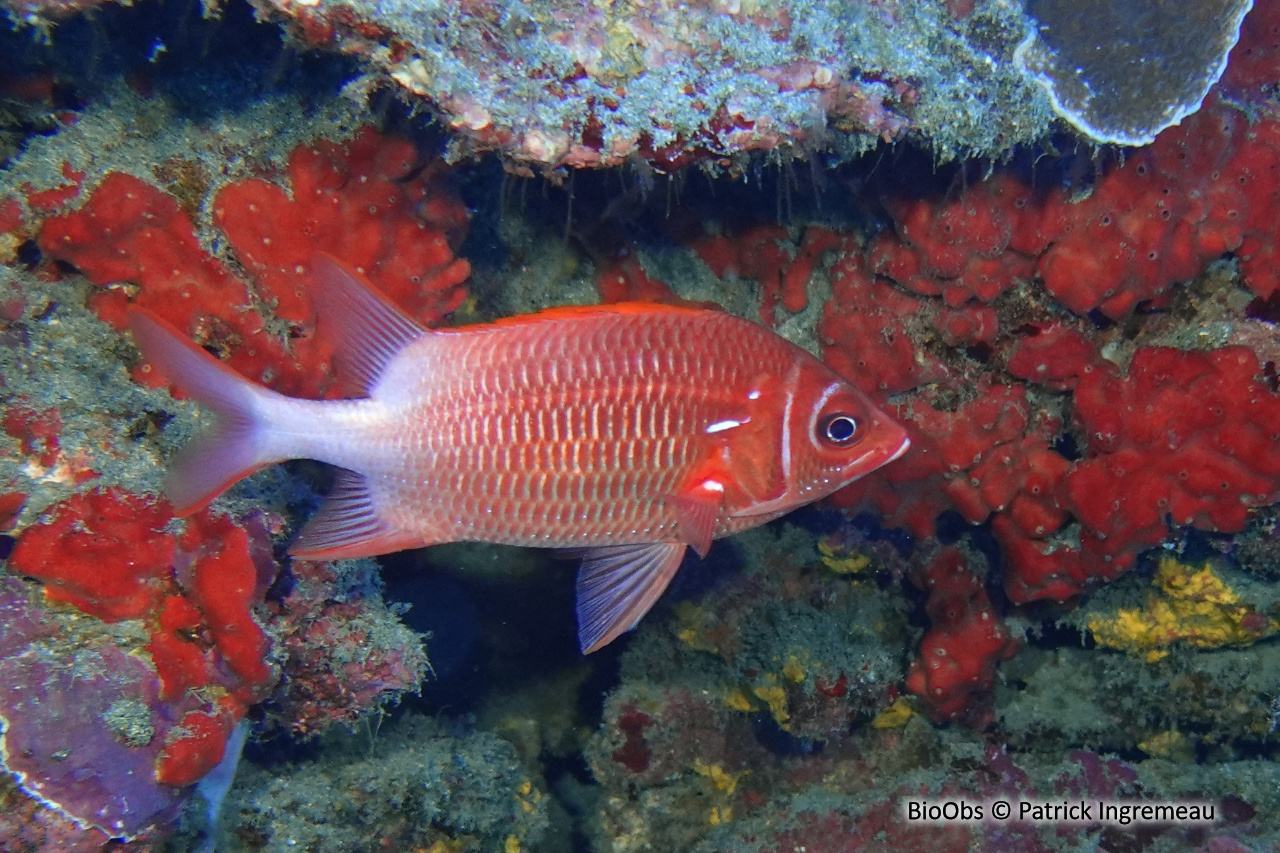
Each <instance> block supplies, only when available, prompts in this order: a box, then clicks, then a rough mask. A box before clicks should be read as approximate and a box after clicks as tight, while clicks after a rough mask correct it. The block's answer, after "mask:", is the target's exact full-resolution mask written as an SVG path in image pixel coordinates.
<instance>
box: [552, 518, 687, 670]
mask: <svg viewBox="0 0 1280 853" xmlns="http://www.w3.org/2000/svg"><path fill="white" fill-rule="evenodd" d="M684 552H685V545H684V543H682V542H650V543H643V544H640V545H610V546H605V547H600V548H586V549H583V550H581V551H577V552H575V553H576V554H579V555H581V556H582V558H583V559H582V568H581V569H579V570H578V644H579V646H580V647H581V648H582V651H583V653H584V654H588V653H590V652H594V651H596V650H597V649H600V648H603V647H604V646H607V645H608V644H609V643H611V642H613V641H614V640H615V639H617V638H618V636H619V635H620V634H624V633H626V632H627V631H630V630H631V629H632V628H634V627H635V626H636V623H637V622H639V621H640V619H641V618H642V617H643V616H644V615H645V614H646V613H648V612H649V608H651V607H653V605H654V603H655V602H656V601H657V600H658V599H659V598H661V597H662V593H663V592H665V591H666V589H667V585H668V584H670V583H671V578H673V577H674V576H675V573H676V570H677V569H679V568H680V561H681V560H682V559H683V558H684Z"/></svg>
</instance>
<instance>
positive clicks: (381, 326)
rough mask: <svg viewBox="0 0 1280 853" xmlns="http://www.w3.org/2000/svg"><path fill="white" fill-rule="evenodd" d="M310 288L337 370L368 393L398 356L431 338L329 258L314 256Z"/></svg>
mask: <svg viewBox="0 0 1280 853" xmlns="http://www.w3.org/2000/svg"><path fill="white" fill-rule="evenodd" d="M311 282H312V285H313V296H312V298H313V299H314V301H315V306H316V314H318V315H319V317H320V324H321V329H320V332H321V334H323V335H326V336H327V337H329V338H330V339H331V340H332V341H333V343H334V347H335V349H336V350H337V362H338V369H339V370H340V371H341V372H342V373H344V374H345V375H346V378H347V379H349V380H350V381H351V382H352V383H353V384H355V385H356V386H358V387H359V388H360V389H361V390H363V391H364V392H365V393H369V392H370V391H371V390H372V389H373V387H374V386H375V385H377V384H378V378H379V377H380V376H382V371H383V370H384V369H385V368H386V366H387V362H389V361H390V360H391V359H392V358H393V357H394V356H395V355H396V354H397V353H398V352H400V351H401V350H403V349H404V348H405V347H406V346H408V345H409V344H410V343H412V342H413V341H416V340H417V339H418V338H420V337H422V336H423V335H427V334H430V332H428V331H427V329H425V328H423V327H422V326H420V325H418V324H417V323H416V322H414V321H413V320H412V319H410V318H409V317H408V316H406V315H405V313H404V312H403V311H401V310H400V309H399V308H397V307H396V306H395V305H394V304H393V303H392V302H391V300H389V299H387V298H386V297H385V296H383V295H382V294H381V293H379V292H378V290H377V289H376V288H375V287H374V286H373V285H372V284H370V283H369V281H368V280H367V279H365V277H364V276H362V275H360V273H358V272H356V271H355V270H353V269H351V268H350V267H348V266H347V265H346V264H343V263H342V262H341V261H338V260H336V259H335V258H332V257H330V256H329V255H326V254H323V253H317V254H315V255H313V256H312V258H311Z"/></svg>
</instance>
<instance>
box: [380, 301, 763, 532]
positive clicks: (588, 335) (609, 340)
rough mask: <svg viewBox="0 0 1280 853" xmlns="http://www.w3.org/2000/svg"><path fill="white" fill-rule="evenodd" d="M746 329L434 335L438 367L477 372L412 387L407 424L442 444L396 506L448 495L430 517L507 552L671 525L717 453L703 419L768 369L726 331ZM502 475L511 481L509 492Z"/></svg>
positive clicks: (722, 412)
mask: <svg viewBox="0 0 1280 853" xmlns="http://www.w3.org/2000/svg"><path fill="white" fill-rule="evenodd" d="M738 324H743V325H748V324H746V323H745V321H742V320H738V319H737V318H734V317H730V316H728V315H719V314H710V313H709V312H707V314H706V315H705V316H704V315H703V314H699V313H696V312H688V313H687V314H679V315H677V316H675V317H673V318H670V319H669V320H668V322H666V323H650V324H646V325H644V326H639V327H637V324H636V323H635V321H634V318H631V317H629V316H628V315H623V314H606V315H602V316H600V317H595V318H592V317H581V318H575V319H573V320H571V321H567V322H566V323H563V324H558V325H557V326H556V327H555V328H549V329H548V328H538V327H533V326H514V325H513V326H508V327H505V328H504V327H503V326H501V325H499V326H497V327H495V328H494V329H493V330H486V331H483V332H478V333H469V332H466V331H462V332H446V333H442V334H438V335H435V336H433V338H432V339H431V341H430V344H429V345H430V346H432V347H433V348H434V349H435V350H436V351H434V352H432V354H431V358H432V360H433V361H438V362H440V363H451V362H455V363H456V362H460V363H462V364H464V365H476V367H475V368H474V369H472V370H471V371H469V372H466V371H459V374H457V375H453V376H444V377H437V376H423V377H421V378H420V379H419V386H418V387H417V388H415V389H414V390H413V391H412V392H411V395H412V396H413V397H415V398H416V399H417V400H419V401H420V403H419V404H418V405H416V406H415V407H414V409H413V411H412V412H410V413H408V414H407V416H406V418H405V419H406V420H407V421H408V422H410V423H414V424H416V425H417V426H416V427H415V428H416V429H419V430H421V431H422V432H423V433H424V434H427V435H432V436H435V437H436V440H435V442H433V444H432V451H433V455H432V456H431V457H430V458H428V459H426V460H425V461H426V465H427V467H426V468H425V470H420V471H417V472H415V475H416V476H415V478H411V479H417V481H418V482H419V483H421V488H416V489H415V488H410V489H408V490H406V491H404V492H402V493H401V494H400V495H398V496H397V498H396V501H397V503H404V504H412V505H422V504H423V503H427V502H428V499H427V495H429V494H434V495H441V494H452V495H453V496H454V499H453V500H452V501H447V500H446V501H444V502H441V501H440V500H439V499H438V498H437V499H436V500H435V501H434V504H435V507H436V509H437V510H438V512H437V513H435V515H436V519H438V521H437V520H433V521H436V523H440V522H443V523H446V524H452V525H454V526H459V527H463V528H465V529H466V530H467V531H469V532H471V533H475V534H482V535H483V537H484V538H485V539H486V541H497V542H504V543H507V544H519V545H531V544H537V545H552V546H569V545H580V544H582V543H583V542H584V541H588V542H607V543H610V544H618V543H631V542H638V541H648V540H649V539H651V538H652V537H653V536H654V535H663V534H666V533H668V532H670V531H673V530H674V529H675V528H676V525H677V522H676V518H675V515H674V512H673V511H672V510H671V509H670V508H669V507H668V506H667V505H666V504H665V502H664V501H663V500H662V499H663V497H664V496H665V495H667V494H670V493H671V492H673V491H674V490H675V489H676V488H678V487H679V485H680V483H681V482H682V481H683V480H684V479H687V478H688V476H689V475H690V473H691V471H692V469H693V468H694V466H696V465H697V464H698V463H699V462H701V461H703V460H704V459H705V458H706V456H707V455H708V454H709V452H710V450H709V447H708V446H707V445H708V442H707V441H706V439H707V436H706V435H705V432H704V430H705V426H706V424H708V423H713V422H715V421H716V420H717V419H721V418H723V417H729V416H731V415H732V414H734V413H737V412H738V411H740V409H741V405H742V397H743V395H744V394H745V393H746V388H745V383H749V382H750V381H751V380H752V379H753V378H754V377H757V376H759V375H760V373H761V369H762V366H761V365H759V364H756V365H754V366H752V367H750V368H748V366H747V364H746V362H745V359H743V358H741V347H732V346H728V345H727V344H730V343H732V338H730V337H728V336H726V335H725V334H724V333H723V330H722V329H719V328H717V327H724V326H729V327H730V328H733V327H736V326H737V325H738ZM566 326H567V327H568V328H566ZM578 326H587V327H588V328H587V330H586V331H585V332H584V331H580V330H579V329H577V328H575V327H578ZM748 327H749V328H751V329H752V330H753V331H754V327H750V326H748ZM717 332H719V333H718V334H717ZM671 347H676V348H685V349H686V350H687V352H686V353H682V354H680V355H678V356H677V355H675V354H673V353H672V352H671V350H670V349H668V348H671ZM726 350H728V353H727V355H728V356H729V357H726V352H725V351H726ZM637 352H638V354H636V353H637ZM531 363H533V364H536V365H537V369H536V370H531V369H530V368H529V365H530V364H531ZM748 372H749V374H750V375H748ZM708 375H711V376H714V377H716V379H717V380H718V381H717V382H713V383H708V382H707V380H706V377H707V376H708ZM659 377H662V378H661V379H659ZM485 389H487V390H485ZM730 389H740V390H730ZM398 393H401V394H405V392H404V391H403V389H401V390H400V391H399V392H398ZM376 394H377V391H376V390H375V396H376ZM406 396H408V394H406ZM602 424H603V425H604V426H603V428H602ZM615 433H616V434H619V435H625V436H627V438H625V439H615V438H614V435H615ZM596 435H601V436H602V437H601V438H598V439H597V438H593V436H596ZM488 439H493V440H492V441H490V440H488ZM700 440H701V441H700ZM611 451H612V452H611ZM584 462H586V463H587V464H585V465H584V464H583V463H584ZM495 473H499V474H506V475H509V476H507V477H504V478H502V480H501V488H500V489H495V488H494V486H495V479H496V478H494V477H493V474H495ZM403 523H412V522H409V521H408V520H406V522H403ZM726 528H728V525H726Z"/></svg>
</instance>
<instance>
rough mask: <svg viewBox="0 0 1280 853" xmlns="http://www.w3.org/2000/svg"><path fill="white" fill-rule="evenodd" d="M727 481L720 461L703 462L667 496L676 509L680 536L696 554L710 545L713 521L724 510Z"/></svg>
mask: <svg viewBox="0 0 1280 853" xmlns="http://www.w3.org/2000/svg"><path fill="white" fill-rule="evenodd" d="M726 482H727V477H726V476H725V475H724V473H723V472H722V471H721V467H720V466H719V465H715V464H709V465H704V466H702V468H701V469H699V470H698V471H697V472H695V474H694V476H692V477H690V478H689V484H688V485H687V486H686V487H685V488H683V489H681V490H680V492H679V493H677V494H674V495H671V496H670V497H668V498H667V503H669V504H670V505H671V506H672V508H673V509H675V511H676V523H677V524H679V525H680V540H681V541H682V542H684V543H685V544H687V545H689V546H690V547H691V548H693V550H695V551H697V552H698V556H699V557H705V556H707V551H709V550H710V549H711V540H712V538H713V537H714V536H715V533H716V525H718V524H719V523H720V516H721V515H722V514H723V513H724V498H725V494H724V490H725V484H726Z"/></svg>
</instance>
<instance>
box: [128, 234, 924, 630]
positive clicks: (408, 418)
mask: <svg viewBox="0 0 1280 853" xmlns="http://www.w3.org/2000/svg"><path fill="white" fill-rule="evenodd" d="M312 270H313V273H312V274H313V281H314V285H315V295H316V301H317V310H318V312H319V314H320V318H321V332H322V333H323V334H326V335H329V336H331V337H333V338H334V340H335V343H336V346H337V350H338V352H339V354H340V365H339V366H340V368H341V369H342V370H344V371H345V372H347V373H348V374H349V375H350V376H351V378H352V379H354V380H355V381H356V382H357V383H359V384H360V386H361V387H363V389H364V391H365V394H366V396H364V397H362V398H359V399H354V400H344V401H314V400H299V399H294V398H289V397H284V396H282V395H280V394H277V393H275V392H273V391H270V390H268V389H266V388H263V387H261V386H258V385H256V384H254V383H252V382H249V381H248V380H246V379H244V378H242V377H240V376H239V375H238V374H236V373H234V372H233V371H231V370H229V369H228V368H226V367H225V366H223V365H222V364H221V363H219V362H218V361H217V360H216V359H215V358H213V357H212V356H211V355H209V354H208V353H206V352H204V351H203V350H201V349H200V348H198V347H196V346H195V345H194V344H193V343H191V342H190V341H187V340H185V339H184V338H182V337H181V336H180V335H178V333H177V332H176V331H175V330H173V329H172V328H171V327H168V326H167V325H166V324H164V323H163V321H160V320H158V319H157V318H155V317H153V316H151V315H149V314H147V313H145V312H141V311H135V312H134V313H133V315H132V326H133V330H134V335H135V339H136V340H137V342H138V345H139V347H140V348H141V349H142V350H143V352H144V354H145V355H146V357H147V358H148V360H150V361H151V362H153V363H154V364H155V366H156V367H158V368H159V369H161V370H162V371H164V372H165V373H166V375H168V376H170V377H171V378H172V379H173V381H174V382H175V384H176V385H177V386H178V387H180V388H182V389H183V390H184V391H185V392H187V393H188V394H189V395H190V396H192V397H193V398H195V399H196V400H198V401H200V402H201V403H202V404H203V405H205V406H207V407H208V408H210V409H212V410H213V412H214V413H215V415H216V416H217V422H216V424H215V426H213V427H212V428H210V429H208V430H206V431H205V432H204V433H203V434H202V435H201V436H199V437H198V438H197V439H196V440H195V441H194V442H192V444H191V445H189V446H188V447H187V448H184V450H183V451H182V452H181V453H180V454H179V455H178V457H177V458H176V459H175V460H174V461H173V463H172V466H171V469H170V474H169V477H168V479H167V481H166V491H167V492H168V494H169V496H170V499H171V500H172V501H173V502H174V504H175V506H177V507H179V509H180V510H181V511H184V512H190V511H193V510H194V509H196V508H198V507H200V506H202V505H203V504H205V503H207V502H208V501H209V500H211V499H212V498H213V497H214V496H216V495H217V494H218V493H220V492H221V491H222V490H223V489H225V488H227V487H228V486H229V485H231V484H232V483H234V482H236V481H237V480H239V479H241V478H242V477H244V476H247V475H248V474H250V473H252V472H253V471H254V470H257V469H258V468H261V467H263V466H265V465H270V464H273V463H276V462H280V461H283V460H286V459H294V458H309V459H316V460H319V461H322V462H327V463H330V464H332V465H336V466H338V468H339V473H338V476H337V479H336V482H335V486H334V489H333V491H332V492H331V493H330V495H329V496H328V497H327V499H326V501H325V503H324V505H323V506H322V507H321V509H320V510H319V512H317V513H316V515H315V516H314V517H313V518H312V519H311V520H310V521H309V522H308V523H307V525H306V527H305V528H304V529H303V531H302V533H301V534H300V535H299V537H298V539H297V541H296V542H295V543H294V545H293V547H292V548H291V549H290V550H291V553H293V554H294V555H295V557H298V558H302V559H335V558H340V557H355V556H368V555H376V554H383V553H388V552H391V551H397V550H402V549H405V548H415V547H421V546H425V545H431V544H436V543H440V542H450V541H459V540H470V541H483V542H496V543H506V544H513V545H537V546H545V547H554V548H561V549H572V551H573V553H575V554H577V555H580V556H582V557H583V566H582V569H581V571H580V573H579V578H578V617H579V639H580V641H581V643H582V647H583V649H584V650H585V651H591V650H594V649H597V648H599V647H601V646H603V645H604V644H606V643H608V642H609V641H611V640H613V639H614V638H615V637H617V636H618V635H619V634H621V633H622V632H624V631H626V630H628V629H630V628H632V627H633V626H634V625H635V624H636V622H637V621H638V620H639V619H640V617H641V616H643V615H644V613H645V612H646V611H647V610H648V609H649V608H650V607H651V606H652V605H653V603H654V602H655V601H656V600H657V599H658V597H659V596H660V595H661V594H662V592H663V590H664V589H665V588H666V586H667V584H668V583H669V582H670V580H671V577H672V576H673V575H674V573H675V571H676V570H677V569H678V568H679V565H680V562H681V559H682V558H683V556H684V553H685V550H686V549H687V548H688V547H692V548H693V549H694V550H696V551H697V552H698V553H700V554H705V553H706V551H707V549H708V548H709V547H710V544H711V541H712V540H713V539H715V538H717V537H720V536H726V535H729V534H731V533H734V532H736V531H739V530H744V529H747V528H749V527H754V526H756V525H759V524H763V523H765V522H766V521H769V520H771V519H773V518H776V517H778V516H779V515H781V514H783V513H785V512H788V511H789V510H792V509H794V508H796V507H799V506H802V505H804V504H807V503H809V502H811V501H814V500H817V499H818V498H821V497H823V496H825V495H827V494H829V493H831V492H832V491H834V490H836V489H838V488H840V487H841V486H843V485H845V484H846V483H849V482H851V481H852V480H854V479H857V478H858V477H860V476H862V475H864V474H866V473H867V472H869V471H872V470H874V469H876V468H878V467H880V466H881V465H884V464H886V463H888V462H890V461H892V460H893V459H895V458H897V457H898V456H900V455H901V454H902V453H903V452H904V451H905V450H906V449H907V445H908V442H907V437H906V433H905V432H904V431H903V429H902V428H901V427H900V426H899V425H898V424H896V423H894V422H893V421H892V420H891V419H890V418H889V417H888V416H887V415H886V414H884V413H883V412H882V411H880V410H879V409H878V408H877V407H876V406H875V405H873V404H872V403H871V402H870V401H869V400H868V399H867V398H866V397H865V396H864V395H863V394H862V393H861V392H859V391H858V390H857V389H856V388H854V387H853V386H852V385H851V384H849V383H848V382H847V381H845V380H843V379H842V378H841V377H839V376H838V375H836V374H835V373H834V372H832V371H831V370H830V369H829V368H827V367H826V366H825V365H823V364H822V362H821V361H819V360H818V359H816V358H814V357H813V356H811V355H809V354H808V353H807V352H805V351H804V350H802V349H800V348H799V347H796V346H794V345H793V344H791V343H789V342H787V341H786V340H784V339H782V338H781V337H779V336H777V335H775V334H774V333H772V332H771V331H769V330H767V329H765V328H763V327H762V326H759V325H757V324H754V323H751V322H749V321H747V320H743V319H740V318H737V317H733V316H731V315H728V314H724V313H721V312H718V311H709V310H699V309H688V308H675V307H668V306H661V305H653V304H648V303H626V304H621V305H613V306H600V307H584V308H559V309H551V310H548V311H543V312H541V313H538V314H533V315H528V316H525V317H516V318H511V319H508V320H501V321H498V322H496V323H492V324H488V325H483V326H473V327H467V328H461V329H454V330H443V331H429V330H427V329H424V328H422V327H421V326H419V325H418V324H417V323H415V322H413V321H412V320H411V319H409V318H407V317H405V316H404V315H403V314H401V313H400V312H399V310H398V309H396V308H395V307H394V306H393V305H391V304H390V303H389V302H387V301H386V300H385V299H384V298H383V297H382V296H381V295H380V294H378V293H377V292H375V291H374V290H373V289H372V287H371V286H370V285H369V284H368V283H367V282H364V281H363V280H362V279H361V278H360V277H359V276H358V275H357V274H356V273H354V272H353V271H351V270H348V269H346V268H345V267H343V266H342V265H341V264H339V263H338V262H336V261H334V260H333V259H331V258H328V257H326V256H317V257H316V258H315V259H314V261H313V264H312Z"/></svg>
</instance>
